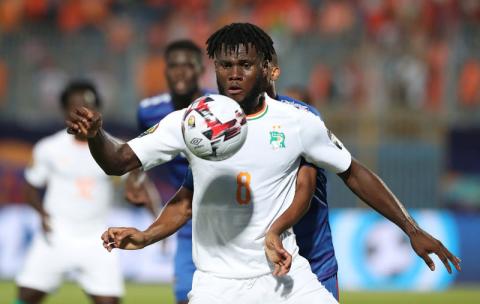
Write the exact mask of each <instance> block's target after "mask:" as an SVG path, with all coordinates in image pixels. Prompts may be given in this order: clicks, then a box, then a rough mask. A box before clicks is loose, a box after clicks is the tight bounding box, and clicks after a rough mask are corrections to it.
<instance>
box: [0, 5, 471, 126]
mask: <svg viewBox="0 0 480 304" xmlns="http://www.w3.org/2000/svg"><path fill="white" fill-rule="evenodd" d="M244 21H248V22H252V23H255V24H257V25H259V26H261V27H263V28H264V29H266V30H267V31H268V32H269V33H270V34H271V35H272V37H273V38H274V41H275V45H276V49H277V52H278V54H279V58H280V65H281V67H282V69H283V73H282V76H281V78H280V81H279V83H278V85H279V88H280V91H283V92H287V93H290V94H292V95H295V96H302V97H303V98H306V99H309V101H310V102H312V103H313V104H314V105H316V106H317V107H319V108H323V107H325V108H350V109H351V108H354V109H362V110H367V111H372V112H380V113H383V112H385V111H389V110H390V109H392V108H394V109H398V108H407V109H412V110H415V111H417V110H425V111H428V112H434V113H451V111H456V112H458V111H460V112H462V111H463V112H466V113H468V114H469V115H474V114H472V113H478V112H480V110H479V108H480V106H479V105H480V1H476V0H423V1H418V0H384V1H382V0H358V1H355V0H282V1H275V0H264V1H254V0H230V1H221V0H183V1H175V0H144V1H134V0H2V1H0V109H2V113H4V115H5V116H4V117H8V118H12V117H14V118H17V119H20V120H28V121H30V122H31V121H32V119H33V120H35V118H34V117H37V116H38V114H39V113H48V112H49V111H51V109H52V108H53V107H52V103H55V102H56V97H57V93H58V90H59V88H61V87H62V86H63V85H64V83H65V81H66V80H67V79H68V78H70V77H73V76H82V77H90V78H93V79H95V80H96V82H97V83H98V84H99V86H100V89H101V91H102V94H103V95H104V99H105V100H106V102H107V108H106V110H105V111H106V113H107V116H108V115H110V117H112V118H116V119H119V120H123V121H125V119H126V120H127V121H133V119H134V118H133V117H132V115H131V111H132V109H134V107H135V103H136V102H137V101H138V100H139V99H140V98H142V97H145V96H151V95H154V94H156V93H158V92H161V91H163V90H165V89H166V83H165V77H164V75H163V66H164V60H163V57H162V55H163V48H164V46H165V45H166V43H167V42H169V41H171V40H173V39H177V38H191V39H193V40H195V41H196V42H197V43H198V44H199V45H201V46H203V45H204V43H205V40H206V38H207V37H208V36H209V35H210V34H211V33H212V32H213V31H214V30H216V29H217V28H219V27H220V26H221V25H223V24H226V23H230V22H244ZM207 66H208V69H207V73H206V74H205V77H204V79H203V83H204V85H206V86H209V87H212V88H215V79H214V74H213V70H212V66H211V64H207ZM296 94H299V95H296ZM29 113H30V114H29ZM33 113H34V114H35V115H32V114H33ZM7 115H8V116H7ZM45 115H47V116H48V114H45ZM40 116H41V117H42V115H40ZM476 116H479V115H476Z"/></svg>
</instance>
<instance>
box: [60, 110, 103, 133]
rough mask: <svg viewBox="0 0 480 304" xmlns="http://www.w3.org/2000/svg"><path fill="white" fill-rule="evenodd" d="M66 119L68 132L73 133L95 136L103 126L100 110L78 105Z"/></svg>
mask: <svg viewBox="0 0 480 304" xmlns="http://www.w3.org/2000/svg"><path fill="white" fill-rule="evenodd" d="M68 116H69V117H68V119H67V120H66V121H65V123H66V124H67V132H68V133H70V134H73V135H81V136H84V137H89V138H91V137H95V135H97V132H98V131H99V130H100V128H101V127H102V116H101V115H100V113H99V112H98V111H95V110H92V109H89V108H86V107H78V108H75V109H74V110H73V111H71V112H70V113H69V115H68Z"/></svg>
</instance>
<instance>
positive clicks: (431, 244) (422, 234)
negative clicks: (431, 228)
mask: <svg viewBox="0 0 480 304" xmlns="http://www.w3.org/2000/svg"><path fill="white" fill-rule="evenodd" d="M409 237H410V244H411V245H412V248H413V250H415V252H416V253H417V254H418V256H420V257H421V258H422V259H423V260H424V261H425V263H426V264H427V266H428V267H429V268H430V270H432V271H434V270H435V263H433V261H432V259H431V258H430V257H429V256H428V255H429V254H430V253H435V254H436V255H437V256H438V257H439V258H440V260H441V261H442V262H443V264H444V265H445V268H447V271H448V273H452V268H451V267H450V263H452V264H453V266H455V268H456V269H457V270H458V271H461V270H462V269H461V268H460V259H459V258H458V257H456V256H454V255H453V254H452V253H451V252H450V251H449V250H448V249H447V248H445V246H443V244H442V242H440V241H439V240H437V239H436V238H434V237H433V236H431V235H430V234H428V233H427V232H426V231H424V230H422V229H418V230H416V231H415V232H414V233H412V234H411V235H410V236H409ZM449 261H450V263H449Z"/></svg>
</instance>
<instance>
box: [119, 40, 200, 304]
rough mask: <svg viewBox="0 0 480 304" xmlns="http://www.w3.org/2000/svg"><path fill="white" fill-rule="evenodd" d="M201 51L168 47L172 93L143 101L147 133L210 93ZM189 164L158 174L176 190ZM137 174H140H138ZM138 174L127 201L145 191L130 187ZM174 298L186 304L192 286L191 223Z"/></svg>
mask: <svg viewBox="0 0 480 304" xmlns="http://www.w3.org/2000/svg"><path fill="white" fill-rule="evenodd" d="M202 56H203V55H202V51H201V49H200V48H199V47H198V46H197V45H196V44H195V43H194V42H193V41H191V40H177V41H173V42H171V43H170V44H168V45H167V46H166V49H165V61H166V69H165V76H166V79H167V83H168V88H169V92H167V93H163V94H159V95H156V96H153V97H150V98H147V99H144V100H142V101H141V102H140V105H139V107H138V125H139V128H140V131H142V132H144V131H146V130H147V129H149V128H150V127H152V126H154V125H155V124H157V123H158V122H159V121H160V120H162V119H163V118H164V117H165V116H167V115H168V114H170V113H171V112H173V111H176V110H179V109H182V108H185V107H187V106H188V105H189V104H190V103H191V102H192V101H193V100H195V99H196V98H198V97H200V96H202V95H205V94H206V93H208V91H206V90H203V89H201V88H200V84H199V82H200V77H201V76H202V73H203V72H204V66H203V60H202ZM187 168H188V162H187V160H186V159H185V158H184V157H183V156H177V157H176V158H175V159H173V160H172V161H170V162H168V163H166V164H164V165H162V166H160V168H159V169H158V170H159V171H161V172H159V173H158V175H159V176H161V178H162V180H166V182H167V183H168V186H170V187H171V188H172V189H174V190H176V189H178V188H180V186H181V185H182V182H183V179H184V177H185V173H186V171H187ZM136 172H138V171H136ZM135 178H136V177H135V174H133V175H132V177H131V178H128V179H127V189H128V190H130V191H128V192H127V199H129V200H131V198H132V197H133V198H134V197H135V196H137V195H138V193H139V192H142V191H144V190H143V189H138V188H137V189H135V187H130V185H132V184H133V183H134V182H135ZM174 263H175V266H174V267H175V268H174V272H175V280H174V289H175V297H176V299H177V302H178V303H187V301H188V299H187V294H188V292H189V291H190V289H191V287H192V277H193V273H194V272H195V265H194V264H193V260H192V224H191V221H189V222H188V223H187V224H186V225H185V226H183V227H182V228H181V229H180V230H179V231H178V233H177V251H176V254H175V261H174Z"/></svg>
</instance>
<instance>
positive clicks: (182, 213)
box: [144, 187, 192, 245]
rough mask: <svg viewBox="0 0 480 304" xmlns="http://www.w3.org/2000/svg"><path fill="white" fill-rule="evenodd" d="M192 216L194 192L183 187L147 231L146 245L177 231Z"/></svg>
mask: <svg viewBox="0 0 480 304" xmlns="http://www.w3.org/2000/svg"><path fill="white" fill-rule="evenodd" d="M191 218H192V192H191V191H190V190H188V189H186V188H183V187H182V188H181V189H180V190H179V191H178V192H177V193H176V194H175V196H174V197H173V198H172V199H171V200H170V201H169V202H168V203H167V204H166V205H165V207H163V209H162V211H161V212H160V215H159V216H158V217H157V219H156V220H155V222H153V224H152V225H150V227H148V228H147V230H145V231H144V233H145V240H146V245H150V244H153V243H156V242H158V241H160V240H163V239H164V238H167V237H169V236H170V235H172V234H174V233H175V232H177V231H178V230H179V229H180V228H181V227H182V226H183V225H185V224H186V223H187V222H188V221H189V220H190V219H191Z"/></svg>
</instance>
